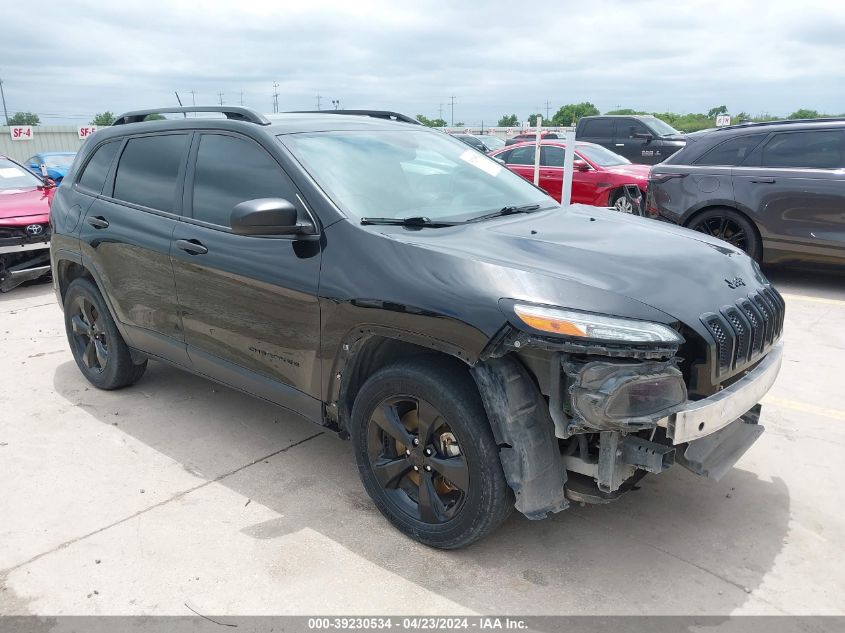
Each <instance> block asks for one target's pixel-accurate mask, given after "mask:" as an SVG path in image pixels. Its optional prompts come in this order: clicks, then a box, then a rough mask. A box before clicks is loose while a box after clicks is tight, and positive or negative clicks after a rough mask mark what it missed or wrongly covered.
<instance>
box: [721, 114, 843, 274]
mask: <svg viewBox="0 0 845 633" xmlns="http://www.w3.org/2000/svg"><path fill="white" fill-rule="evenodd" d="M733 182H734V194H735V196H736V200H737V202H738V203H739V204H741V205H743V206H746V207H748V208H749V209H750V210H752V212H754V213H755V214H756V219H757V222H758V225H759V226H760V232H761V234H762V235H763V241H764V250H765V249H766V248H767V247H768V248H769V249H777V250H782V251H791V252H794V253H796V254H799V255H802V254H803V255H807V256H812V257H835V258H845V131H843V130H842V129H841V128H840V129H828V130H824V129H822V130H819V129H815V130H800V131H795V132H776V133H773V134H771V135H770V136H769V137H768V138H767V139H766V140H765V142H764V143H762V144H761V145H760V146H759V147H758V148H757V149H756V150H755V151H754V152H753V153H752V155H751V156H750V157H749V159H748V161H746V163H744V164H743V165H742V166H740V167H737V168H734V170H733Z"/></svg>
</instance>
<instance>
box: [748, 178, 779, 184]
mask: <svg viewBox="0 0 845 633" xmlns="http://www.w3.org/2000/svg"><path fill="white" fill-rule="evenodd" d="M751 182H759V183H761V184H767V185H773V184H774V183H775V179H774V178H752V179H751Z"/></svg>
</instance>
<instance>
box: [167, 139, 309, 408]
mask: <svg viewBox="0 0 845 633" xmlns="http://www.w3.org/2000/svg"><path fill="white" fill-rule="evenodd" d="M189 165H190V167H189V171H188V176H187V179H186V192H185V206H186V207H187V208H189V209H190V212H189V213H187V214H186V216H187V217H185V218H184V219H183V220H182V221H180V222H179V223H178V225H177V227H176V230H175V232H174V234H173V245H174V247H173V250H172V253H173V267H174V271H175V274H176V287H177V292H178V296H179V302H180V305H181V309H182V321H183V323H184V327H185V340H186V343H187V346H188V354H189V356H190V358H191V361H192V362H193V365H194V368H195V369H196V370H197V371H199V372H200V373H204V374H206V375H209V376H211V377H213V378H217V379H219V380H222V381H224V382H226V383H228V384H233V385H234V386H237V387H239V388H241V389H244V390H246V391H249V392H251V393H254V394H255V395H258V396H261V397H264V398H265V399H267V400H271V401H273V402H276V403H277V404H281V405H284V406H290V407H291V408H296V409H297V410H302V409H307V411H304V413H306V415H309V412H310V413H313V414H314V415H313V416H309V417H318V416H319V406H318V401H317V400H313V399H309V398H307V397H306V398H305V400H303V399H302V398H303V397H304V394H308V395H309V396H313V398H318V397H319V394H320V366H319V362H320V361H319V358H318V355H317V353H318V349H319V321H320V312H319V304H318V301H317V284H318V281H319V274H320V256H321V251H320V245H319V241H315V240H310V241H308V240H303V239H298V238H297V237H295V236H280V237H264V236H245V235H236V234H234V233H232V231H231V229H230V224H229V218H230V214H231V211H232V208H233V207H234V206H235V205H236V204H238V203H240V202H243V201H245V200H251V199H255V198H284V199H286V200H289V201H290V202H292V203H293V204H294V205H296V207H297V209H298V210H299V212H300V213H301V214H307V213H308V211H307V210H306V208H305V206H304V203H303V200H302V198H301V196H300V195H299V193H298V192H297V190H296V188H295V186H294V185H293V183H292V182H291V180H290V178H288V176H287V175H286V174H285V172H284V171H283V170H282V168H281V167H280V166H279V164H278V163H277V162H276V161H275V159H274V158H273V157H272V156H271V155H270V154H269V153H268V152H267V151H266V150H265V149H264V148H263V147H261V146H260V145H259V144H258V143H257V142H255V141H253V140H252V139H249V138H246V137H242V136H238V135H233V134H229V133H204V134H198V135H197V136H196V138H195V140H194V144H193V147H192V150H191V159H190V161H189ZM291 399H294V400H296V399H298V400H296V404H295V406H292V405H291Z"/></svg>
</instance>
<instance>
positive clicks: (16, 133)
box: [9, 125, 35, 141]
mask: <svg viewBox="0 0 845 633" xmlns="http://www.w3.org/2000/svg"><path fill="white" fill-rule="evenodd" d="M9 134H11V135H12V140H13V141H31V140H32V137H33V136H35V134H34V133H33V131H32V126H31V125H13V126H11V127H10V128H9Z"/></svg>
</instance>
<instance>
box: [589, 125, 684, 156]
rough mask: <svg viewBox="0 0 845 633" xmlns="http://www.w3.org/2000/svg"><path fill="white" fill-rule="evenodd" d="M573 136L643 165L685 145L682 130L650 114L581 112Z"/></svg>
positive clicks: (672, 152)
mask: <svg viewBox="0 0 845 633" xmlns="http://www.w3.org/2000/svg"><path fill="white" fill-rule="evenodd" d="M575 138H576V139H577V140H579V141H587V142H589V143H595V144H596V145H601V146H602V147H606V148H607V149H609V150H610V151H612V152H616V153H617V154H619V155H620V156H624V157H625V158H627V159H628V160H629V161H631V162H632V163H640V164H643V165H655V164H657V163H659V162H661V161H663V160H664V159H666V158H667V157H668V156H671V155H672V154H674V153H675V152H677V151H678V150H679V149H681V148H682V147H683V146H684V145H686V136H685V135H684V134H682V133H681V132H678V130H676V129H675V128H673V127H672V126H671V125H669V124H668V123H666V122H665V121H661V120H660V119H658V118H657V117H653V116H651V115H631V116H628V115H613V114H611V115H603V116H585V117H583V118H581V119H579V120H578V124H577V126H576V128H575Z"/></svg>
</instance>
